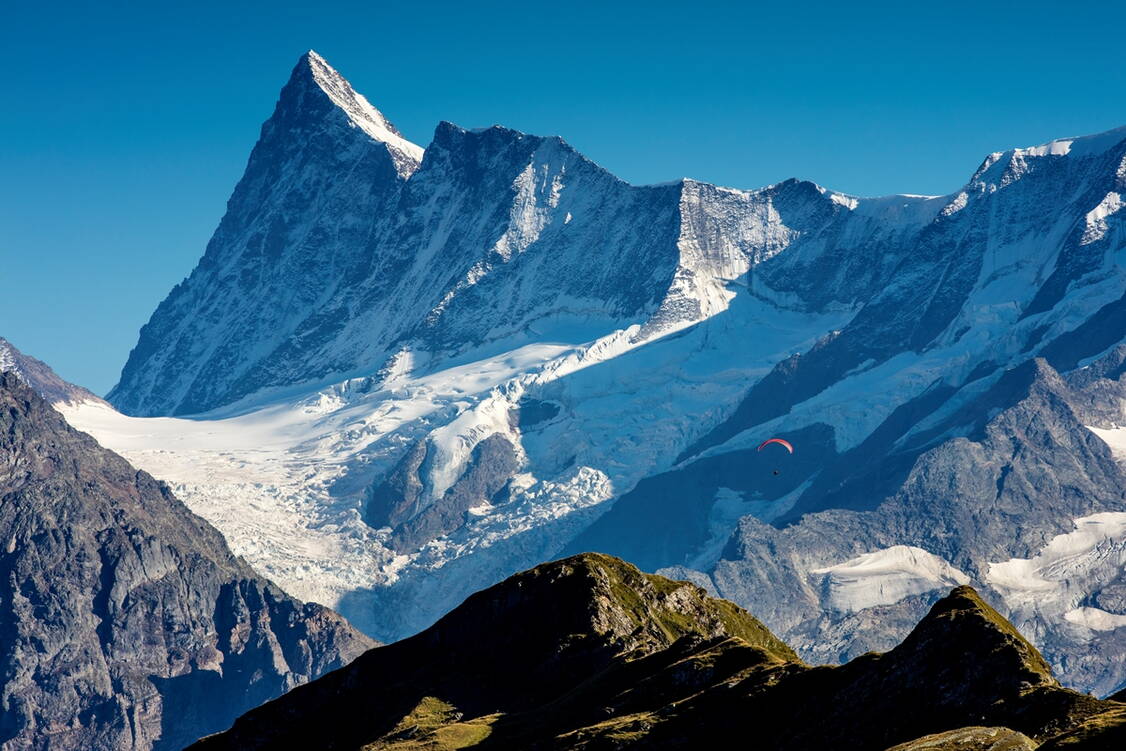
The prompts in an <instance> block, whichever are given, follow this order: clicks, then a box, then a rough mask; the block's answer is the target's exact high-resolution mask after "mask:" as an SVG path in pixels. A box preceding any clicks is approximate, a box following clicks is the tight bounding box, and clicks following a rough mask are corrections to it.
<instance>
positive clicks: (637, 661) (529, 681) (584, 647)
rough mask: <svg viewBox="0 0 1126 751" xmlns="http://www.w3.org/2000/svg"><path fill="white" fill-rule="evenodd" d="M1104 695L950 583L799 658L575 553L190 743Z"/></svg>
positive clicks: (440, 739) (573, 727) (980, 725)
mask: <svg viewBox="0 0 1126 751" xmlns="http://www.w3.org/2000/svg"><path fill="white" fill-rule="evenodd" d="M1123 712H1126V705H1123V704H1120V703H1118V702H1113V701H1100V700H1097V699H1094V698H1092V697H1089V696H1086V695H1084V694H1079V693H1076V692H1074V691H1070V690H1068V689H1065V688H1062V687H1061V686H1060V685H1059V684H1058V683H1057V682H1056V680H1055V679H1054V678H1053V677H1052V675H1051V672H1050V669H1049V668H1048V665H1047V663H1046V662H1045V661H1044V659H1043V658H1042V657H1041V656H1040V654H1039V653H1038V652H1037V651H1036V649H1035V648H1034V647H1032V645H1030V644H1029V643H1028V642H1027V641H1026V640H1025V639H1024V638H1023V637H1022V636H1021V635H1020V634H1019V633H1017V632H1016V630H1015V629H1013V627H1012V626H1011V625H1010V624H1009V623H1008V622H1006V621H1005V620H1004V619H1003V618H1002V617H1001V616H1000V615H999V614H998V613H997V612H996V611H995V610H994V609H993V608H992V607H990V606H989V605H987V604H986V603H985V602H984V601H983V600H982V599H981V598H980V597H979V596H978V594H977V593H976V592H975V591H974V590H973V589H971V588H969V587H959V588H957V589H955V590H954V591H953V592H951V594H950V595H949V596H948V597H946V598H944V599H943V600H941V601H939V602H938V603H937V604H936V605H935V606H934V607H933V608H932V609H931V611H930V612H929V613H928V614H927V616H926V617H925V618H924V619H923V620H922V621H921V622H920V623H919V624H918V625H917V626H916V628H915V629H914V631H912V633H911V635H910V636H909V637H908V638H907V639H906V640H905V641H904V642H903V643H902V644H900V645H899V646H898V647H896V648H895V649H893V650H891V651H890V652H888V653H886V654H877V653H870V654H867V655H864V656H862V657H860V658H857V659H855V660H853V661H852V662H850V663H848V664H846V665H843V666H841V667H809V666H807V665H805V664H803V663H802V662H801V661H800V660H798V659H797V657H796V655H795V654H794V653H793V651H791V650H790V649H789V647H787V646H786V645H785V644H783V643H782V642H781V641H779V640H778V639H777V638H776V637H774V636H773V634H771V633H770V632H769V631H768V630H767V629H766V628H765V627H764V626H763V625H762V624H761V623H759V622H758V621H757V620H756V619H754V618H753V617H752V616H751V615H749V614H748V613H746V612H745V611H743V610H741V609H739V608H737V607H736V606H734V605H732V604H731V603H728V602H726V601H723V600H717V599H713V598H711V597H709V596H707V595H706V593H705V592H704V591H703V590H702V589H701V588H699V587H697V586H695V585H693V584H690V583H688V582H677V581H672V580H669V579H665V578H663V577H660V576H655V575H649V574H642V573H641V572H640V571H638V570H637V569H636V568H634V567H633V566H631V565H629V564H626V563H624V562H623V561H620V560H618V559H615V558H611V557H609V556H605V555H598V554H590V553H588V554H582V555H578V556H574V557H571V558H566V559H563V560H560V561H556V562H554V563H548V564H544V565H541V566H538V567H536V568H535V569H532V570H530V571H527V572H524V573H522V574H517V575H516V576H513V577H511V578H510V579H508V580H506V581H504V582H502V583H500V584H498V585H496V586H494V587H491V588H489V589H487V590H484V591H482V592H479V593H478V594H476V595H473V596H472V597H470V598H469V599H468V600H467V601H466V602H465V603H464V604H463V605H462V606H461V607H459V608H457V609H456V610H454V611H453V612H451V613H450V614H449V615H448V616H446V617H445V618H443V619H442V620H441V621H439V622H438V623H437V624H435V625H434V626H433V627H431V628H430V629H428V630H426V631H424V632H422V633H421V634H419V635H418V636H415V637H412V638H410V639H407V640H404V641H402V642H398V643H396V644H392V645H390V646H386V647H381V648H378V649H375V650H372V651H371V652H369V653H367V654H366V655H364V656H363V657H361V658H359V659H358V660H356V661H355V662H354V663H353V664H352V665H350V666H348V667H347V668H344V669H342V670H339V671H336V672H334V673H332V674H331V675H328V676H326V677H324V678H321V679H319V680H317V681H314V682H312V683H310V684H309V685H307V686H302V687H300V688H298V689H295V690H294V691H292V692H290V693H289V694H287V695H286V696H284V697H282V698H281V699H278V700H275V701H273V702H270V703H268V704H266V705H265V706H263V707H260V708H258V709H256V710H254V711H252V712H250V713H248V714H247V715H245V716H244V717H242V718H240V719H239V720H238V721H237V722H236V723H235V725H234V726H233V727H232V729H231V730H229V731H227V732H226V733H222V734H219V735H216V736H212V737H210V738H206V739H204V740H202V741H201V742H200V743H198V744H196V745H195V746H193V748H195V749H199V750H200V751H215V750H217V749H240V751H241V750H243V749H282V748H322V749H360V748H364V749H401V750H404V751H405V749H422V748H426V749H454V748H470V747H472V748H480V749H512V748H520V749H537V748H543V749H548V748H550V749H622V748H644V749H663V748H683V749H688V748H724V747H730V745H731V744H732V742H733V740H734V739H738V743H739V745H740V746H741V747H749V748H768V749H794V750H795V751H796V750H797V749H811V748H832V749H835V750H838V751H847V750H849V749H856V750H857V751H860V750H866V749H872V750H873V751H881V750H882V749H886V748H888V747H889V746H893V745H895V744H900V743H908V745H907V746H906V748H910V749H923V748H935V749H942V748H954V747H956V748H980V749H996V750H997V751H1000V749H1027V748H1033V747H1035V746H1034V743H1039V742H1043V741H1051V742H1057V743H1063V742H1064V739H1065V738H1076V739H1078V738H1080V736H1082V738H1083V739H1084V743H1086V744H1088V745H1085V746H1081V747H1082V748H1104V747H1106V748H1109V746H1106V745H1105V744H1106V743H1107V742H1109V740H1112V739H1113V737H1112V736H1113V734H1114V733H1118V732H1120V728H1126V723H1124V722H1123V718H1122V716H1121V715H1122V713H1123ZM951 731H957V732H953V733H952V732H951ZM935 734H945V735H946V738H945V739H944V738H942V736H941V735H939V736H935ZM1084 734H1085V735H1084ZM926 736H932V737H930V738H927V737H926ZM1030 739H1031V740H1030ZM959 742H960V743H963V745H960V746H957V745H951V744H955V743H959ZM942 743H946V745H945V746H944V745H941V744H942ZM927 744H931V745H927ZM972 744H976V745H972ZM1099 744H1103V745H1099ZM1060 747H1063V746H1060Z"/></svg>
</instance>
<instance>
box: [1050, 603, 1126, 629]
mask: <svg viewBox="0 0 1126 751" xmlns="http://www.w3.org/2000/svg"><path fill="white" fill-rule="evenodd" d="M1063 617H1064V620H1066V621H1067V622H1068V623H1074V624H1076V625H1078V626H1083V627H1085V628H1089V629H1091V630H1092V631H1113V630H1114V629H1116V628H1122V627H1123V626H1126V615H1117V614H1115V613H1108V612H1107V611H1105V610H1100V609H1098V608H1091V607H1083V608H1076V609H1075V610H1069V611H1067V612H1066V613H1064V614H1063Z"/></svg>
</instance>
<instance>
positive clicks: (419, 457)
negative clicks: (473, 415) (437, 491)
mask: <svg viewBox="0 0 1126 751" xmlns="http://www.w3.org/2000/svg"><path fill="white" fill-rule="evenodd" d="M426 456H427V444H426V442H425V441H419V442H418V443H416V444H415V445H414V446H413V447H412V448H411V449H410V450H409V451H408V452H407V453H406V455H405V456H404V457H403V458H402V459H401V460H399V463H398V464H397V465H396V467H395V469H394V470H392V472H391V473H390V474H389V475H388V476H387V478H386V479H384V480H383V481H381V482H380V483H379V484H378V485H376V486H375V487H374V488H372V491H371V495H370V497H369V500H368V504H367V508H366V516H365V519H366V520H367V522H368V524H370V525H371V526H373V527H382V526H390V527H391V528H392V532H391V537H390V539H389V541H388V542H389V544H390V546H391V548H392V549H394V550H396V551H398V552H401V553H406V552H410V551H413V550H417V549H418V548H420V547H422V546H423V545H425V544H426V543H428V542H430V541H431V540H434V539H437V538H439V537H441V536H442V535H444V534H446V533H447V532H451V531H453V530H455V529H457V528H458V527H460V526H461V525H462V524H463V523H464V521H465V515H466V513H467V512H468V511H469V509H471V508H473V507H474V506H477V505H479V504H481V503H485V502H487V501H489V500H490V499H492V498H493V497H494V496H495V495H496V494H497V493H499V492H500V491H501V490H503V489H504V487H505V486H506V485H507V484H508V479H509V478H510V477H511V476H512V473H513V472H515V471H516V469H517V468H518V467H519V466H520V462H519V460H518V459H517V456H516V450H515V448H514V447H513V446H512V443H511V442H510V441H509V440H508V439H507V438H505V437H504V436H502V435H500V434H498V433H494V434H493V435H490V436H488V437H487V438H485V439H483V440H482V441H481V442H480V443H478V444H477V445H476V446H474V447H473V451H472V453H471V454H470V455H469V461H468V463H467V464H466V467H465V470H464V471H463V472H462V474H461V476H460V477H459V478H458V479H457V481H456V482H454V484H453V485H451V486H450V487H449V488H448V489H447V490H446V491H445V492H444V493H443V494H442V495H441V497H440V498H437V499H436V500H434V501H432V502H430V503H428V504H425V505H424V504H423V501H424V497H425V493H426V486H425V483H424V482H423V480H422V478H421V476H420V473H421V472H422V471H423V468H424V466H425V462H426Z"/></svg>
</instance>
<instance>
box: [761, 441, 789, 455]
mask: <svg viewBox="0 0 1126 751" xmlns="http://www.w3.org/2000/svg"><path fill="white" fill-rule="evenodd" d="M771 443H777V444H780V445H782V446H785V447H786V450H787V451H789V452H790V453H791V454H792V453H794V447H793V446H791V445H790V442H789V441H787V440H786V439H785V438H767V439H766V440H765V441H763V442H762V443H760V444H759V447H758V450H759V451H762V448H763V446H767V445H769V444H771Z"/></svg>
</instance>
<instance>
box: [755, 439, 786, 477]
mask: <svg viewBox="0 0 1126 751" xmlns="http://www.w3.org/2000/svg"><path fill="white" fill-rule="evenodd" d="M772 443H777V444H778V445H779V446H781V447H783V448H784V449H786V450H787V451H789V452H790V453H791V454H792V453H794V447H793V445H792V444H791V443H790V442H789V441H787V440H786V439H785V438H767V439H766V440H765V441H763V442H762V443H760V444H759V446H758V450H759V451H762V450H763V449H764V448H765V447H767V446H769V445H770V444H772ZM774 474H775V475H780V474H782V473H781V471H780V470H778V469H775V470H774Z"/></svg>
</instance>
